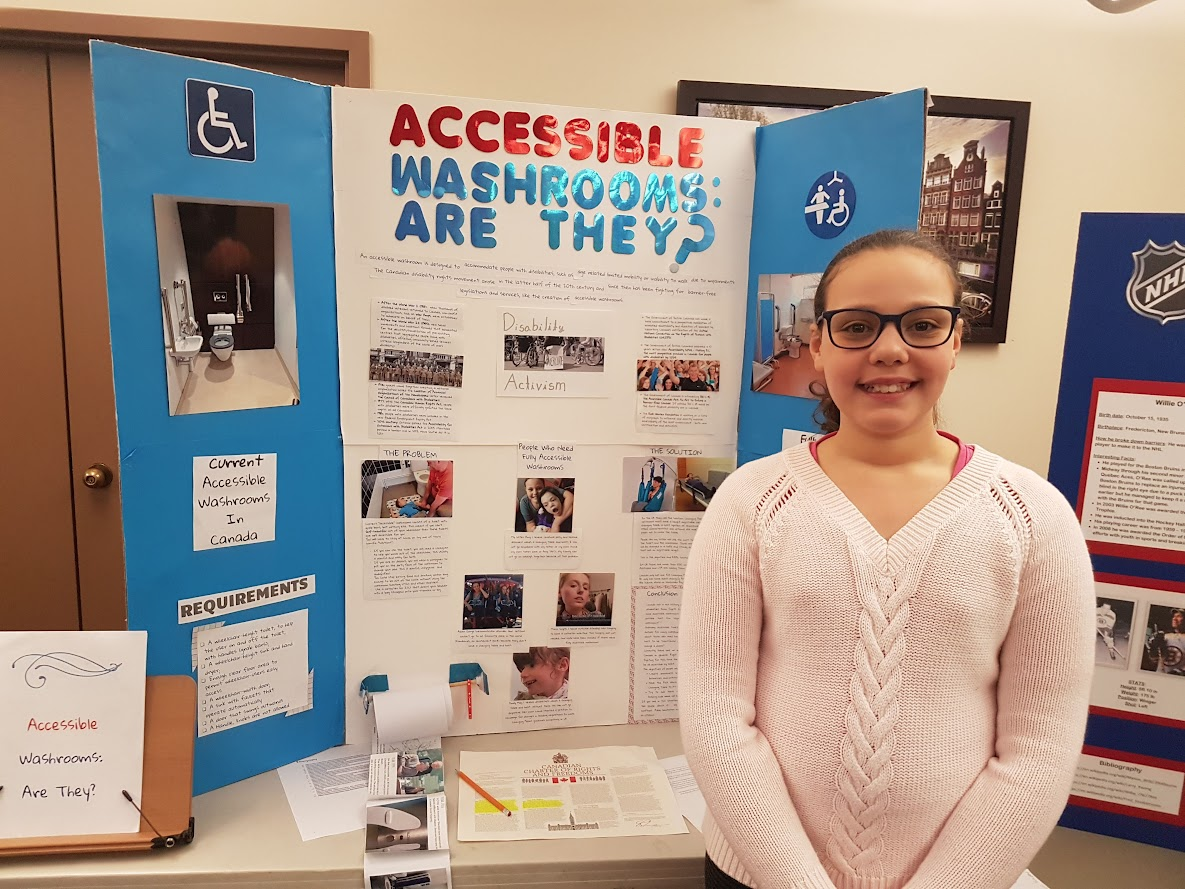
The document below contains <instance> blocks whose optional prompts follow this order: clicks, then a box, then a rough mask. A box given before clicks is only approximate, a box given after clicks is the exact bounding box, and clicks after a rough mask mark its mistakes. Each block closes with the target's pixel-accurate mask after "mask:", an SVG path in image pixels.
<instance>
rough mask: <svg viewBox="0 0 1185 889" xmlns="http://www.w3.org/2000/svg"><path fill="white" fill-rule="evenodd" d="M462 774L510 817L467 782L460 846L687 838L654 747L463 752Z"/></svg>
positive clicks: (463, 786) (459, 809) (463, 792)
mask: <svg viewBox="0 0 1185 889" xmlns="http://www.w3.org/2000/svg"><path fill="white" fill-rule="evenodd" d="M461 771H463V772H465V774H466V775H468V776H469V777H470V778H472V779H473V781H474V782H476V783H477V784H478V786H480V787H481V788H482V789H484V790H485V791H486V792H487V793H489V794H490V795H491V796H493V797H494V798H495V799H497V800H499V801H500V802H501V803H502V805H504V806H505V807H506V808H508V809H509V810H510V812H511V817H509V818H507V817H506V815H505V814H504V813H503V812H502V811H500V810H499V809H497V808H495V807H494V806H493V805H492V804H491V803H489V802H488V801H486V800H485V799H483V798H482V797H481V796H480V795H478V794H477V793H476V792H475V791H474V790H473V788H472V787H470V786H469V785H468V784H466V783H464V782H462V783H461V784H460V785H459V786H458V791H459V794H460V796H459V799H458V802H457V839H458V840H461V841H479V840H526V839H538V840H542V839H561V838H562V839H581V838H588V837H624V836H656V835H661V834H676V833H687V827H686V826H685V825H684V823H683V816H682V815H681V814H680V812H679V805H678V803H677V802H676V801H675V794H674V793H673V792H672V790H671V785H670V783H669V782H668V781H667V776H666V773H665V772H664V771H663V767H662V765H661V764H660V763H659V761H658V757H657V756H655V754H654V750H653V749H651V748H649V747H593V748H588V749H583V750H522V751H514V752H498V753H479V752H475V751H462V752H461Z"/></svg>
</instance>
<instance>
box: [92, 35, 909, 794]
mask: <svg viewBox="0 0 1185 889" xmlns="http://www.w3.org/2000/svg"><path fill="white" fill-rule="evenodd" d="M92 61H93V70H94V82H95V105H96V122H97V127H98V142H99V160H100V176H101V183H102V189H103V211H104V231H105V239H106V250H107V273H108V292H109V299H110V303H111V326H112V348H113V357H114V366H115V383H116V403H117V412H118V423H119V436H120V453H121V468H122V496H123V509H124V514H125V517H124V529H125V536H126V556H127V576H128V613H129V621H130V623H131V625H132V626H133V627H137V628H143V629H147V630H149V646H148V669H149V672H150V673H191V674H193V675H194V676H195V678H196V681H197V687H198V714H199V720H198V737H197V748H196V762H195V788H196V790H197V791H198V792H200V791H202V790H208V789H211V788H214V787H217V786H221V785H223V784H227V783H230V782H232V781H235V780H238V779H240V778H243V777H246V776H249V775H252V774H255V773H258V772H260V771H263V770H266V769H270V768H273V767H276V766H279V765H282V764H285V763H288V762H291V761H294V760H296V759H298V758H301V757H304V756H308V755H311V754H313V753H316V752H318V751H320V750H322V749H324V748H326V747H329V746H332V745H334V744H337V743H341V742H342V740H343V739H346V740H349V741H351V742H360V741H365V740H367V739H368V738H369V737H370V735H371V731H372V727H371V725H370V723H369V722H368V717H367V715H366V714H365V713H364V712H363V708H362V707H361V704H360V702H359V700H358V698H357V690H358V688H359V684H360V683H361V682H362V680H363V679H364V678H365V677H367V676H372V675H377V674H385V675H386V676H387V677H389V680H390V686H391V688H392V689H398V688H400V687H408V686H415V685H417V684H420V683H425V682H427V683H432V682H444V681H445V676H446V675H448V672H449V668H450V665H458V664H462V665H465V666H466V669H470V668H472V669H473V670H474V671H476V674H477V675H481V676H483V681H482V682H481V683H480V689H478V687H477V686H475V685H473V684H471V683H461V684H458V685H457V686H455V687H454V694H456V695H458V698H457V700H456V701H455V706H454V712H456V713H457V714H458V717H457V719H456V721H455V722H454V728H453V732H454V733H455V734H468V733H486V732H501V731H510V730H520V729H531V728H543V727H555V726H578V725H600V724H617V723H626V722H646V721H654V720H671V719H674V718H676V717H677V708H676V701H675V682H674V680H675V673H676V634H677V633H676V631H677V618H678V609H679V590H680V588H681V584H682V573H683V564H684V560H685V557H686V552H687V549H688V547H689V546H690V542H691V539H692V537H693V536H694V533H695V529H696V527H697V525H698V520H699V516H700V514H702V511H703V510H704V509H705V508H706V506H707V504H708V503H710V501H711V498H712V495H713V494H714V492H715V490H716V488H717V487H718V486H719V484H720V483H721V482H722V481H723V480H724V478H726V477H727V475H728V473H729V472H730V471H732V469H733V468H735V466H736V462H737V459H738V449H739V457H740V460H741V461H742V462H744V461H745V460H749V459H753V458H754V457H758V456H762V455H764V454H768V453H772V452H773V451H776V450H778V449H779V448H780V447H781V444H782V436H783V431H784V430H785V429H795V430H811V429H814V428H815V426H814V423H813V421H812V420H811V411H812V409H813V401H812V400H811V399H810V398H809V397H799V396H803V395H806V393H805V392H803V393H799V394H798V395H797V396H796V395H773V394H770V393H769V392H764V391H761V390H762V388H763V383H764V374H765V371H766V370H767V369H768V367H769V366H770V362H771V361H781V362H783V363H790V362H801V363H802V368H803V370H802V374H803V375H804V377H806V376H809V374H810V372H811V371H810V368H809V361H810V359H809V355H808V353H807V350H805V349H801V350H799V349H793V348H789V347H788V340H787V339H786V337H782V338H781V339H779V340H778V341H777V342H780V343H781V344H782V345H781V347H777V346H775V347H774V352H771V354H769V355H766V354H764V350H765V345H763V344H765V343H767V341H768V339H769V338H768V337H767V336H765V335H764V334H762V333H761V320H762V313H763V304H762V297H763V295H764V294H766V292H767V291H769V290H774V289H776V290H778V292H783V291H784V292H785V293H787V294H798V296H799V298H800V299H804V300H807V302H809V296H806V295H805V294H806V293H807V287H808V285H809V283H810V281H811V280H813V279H814V278H817V276H818V274H819V273H821V272H822V271H823V268H824V267H825V265H826V263H827V261H828V260H829V259H830V258H831V256H832V255H834V253H835V252H836V251H837V250H838V249H839V248H840V247H842V246H843V245H844V244H846V243H848V242H850V241H851V240H853V239H854V238H856V237H859V236H860V235H863V234H867V233H869V232H871V231H875V230H877V229H881V228H888V227H898V228H901V227H905V228H912V227H914V226H915V225H916V221H917V214H918V203H919V194H920V186H921V171H922V166H923V157H924V121H925V107H926V96H925V92H924V91H923V90H916V91H913V92H910V93H904V94H900V95H898V96H892V97H886V98H883V99H876V100H872V101H870V102H865V103H860V104H858V105H853V106H847V107H844V108H838V109H833V110H830V111H827V112H822V113H820V114H817V115H813V116H811V117H807V118H801V119H796V120H791V121H786V122H784V123H780V124H776V125H773V126H770V127H762V128H756V127H755V125H754V124H752V123H749V122H742V121H728V120H713V119H703V118H681V117H676V116H672V115H662V114H641V113H633V112H610V111H605V110H603V109H591V108H572V107H563V106H559V105H529V104H526V103H514V102H503V101H493V100H478V99H462V98H453V97H441V96H427V95H411V94H403V93H391V92H379V91H371V90H351V89H344V88H333V89H330V88H326V87H320V86H316V85H313V84H308V83H299V82H296V81H292V80H289V79H287V78H283V77H278V76H274V75H268V74H263V73H260V72H255V71H248V70H244V69H240V68H234V67H231V66H226V65H220V64H215V63H211V62H204V61H199V60H193V59H184V58H178V57H174V56H168V55H163V54H159V53H153V52H147V51H142V50H134V49H128V48H124V47H120V46H114V45H109V44H95V45H94V46H93V48H92ZM812 276H813V278H812ZM804 305H805V303H804ZM766 333H768V331H767V332H766ZM784 333H786V334H787V335H789V334H790V333H792V328H791V327H790V325H787V328H786V331H784ZM738 416H739V426H738ZM738 429H739V432H738Z"/></svg>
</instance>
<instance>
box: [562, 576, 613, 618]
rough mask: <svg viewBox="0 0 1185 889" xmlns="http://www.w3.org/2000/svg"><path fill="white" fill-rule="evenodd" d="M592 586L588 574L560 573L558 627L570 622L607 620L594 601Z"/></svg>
mask: <svg viewBox="0 0 1185 889" xmlns="http://www.w3.org/2000/svg"><path fill="white" fill-rule="evenodd" d="M591 587H592V583H591V581H590V580H589V577H588V575H587V574H582V573H579V572H574V573H572V572H569V573H564V574H561V575H560V586H559V592H558V595H557V600H558V601H557V602H556V616H555V625H556V626H557V627H562V626H564V625H565V624H570V623H579V624H585V625H596V624H599V623H602V622H604V621H605V614H604V613H603V612H602V611H600V610H599V609H598V608H597V607H596V606H595V604H594V603H593V599H592V591H591Z"/></svg>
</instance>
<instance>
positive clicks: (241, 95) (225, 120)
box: [185, 78, 255, 162]
mask: <svg viewBox="0 0 1185 889" xmlns="http://www.w3.org/2000/svg"><path fill="white" fill-rule="evenodd" d="M185 120H186V126H187V129H188V134H189V153H190V154H192V155H193V156H194V157H214V158H220V159H222V160H228V161H247V162H251V161H254V160H255V93H254V91H252V90H250V89H248V88H247V87H242V86H231V85H230V84H226V83H211V82H210V81H208V80H194V79H192V78H190V79H188V80H186V81H185Z"/></svg>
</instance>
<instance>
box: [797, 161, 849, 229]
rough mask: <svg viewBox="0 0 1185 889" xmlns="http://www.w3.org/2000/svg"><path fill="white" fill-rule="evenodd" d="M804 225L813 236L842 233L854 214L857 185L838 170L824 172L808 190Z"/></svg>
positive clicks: (804, 209) (804, 210)
mask: <svg viewBox="0 0 1185 889" xmlns="http://www.w3.org/2000/svg"><path fill="white" fill-rule="evenodd" d="M803 214H804V218H805V219H806V227H807V228H809V229H810V230H811V234H812V235H814V236H815V237H816V238H834V237H836V236H837V235H839V234H841V233H842V232H843V230H844V229H845V228H847V227H848V225H849V224H850V223H851V221H852V217H853V216H855V215H856V186H855V183H853V182H852V180H851V179H849V178H848V175H847V174H846V173H844V172H843V171H841V170H831V171H830V172H827V173H824V174H823V175H822V176H820V177H819V178H818V179H816V180H815V181H814V182H813V183H811V187H810V189H808V190H807V196H806V205H805V207H804V208H803Z"/></svg>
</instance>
